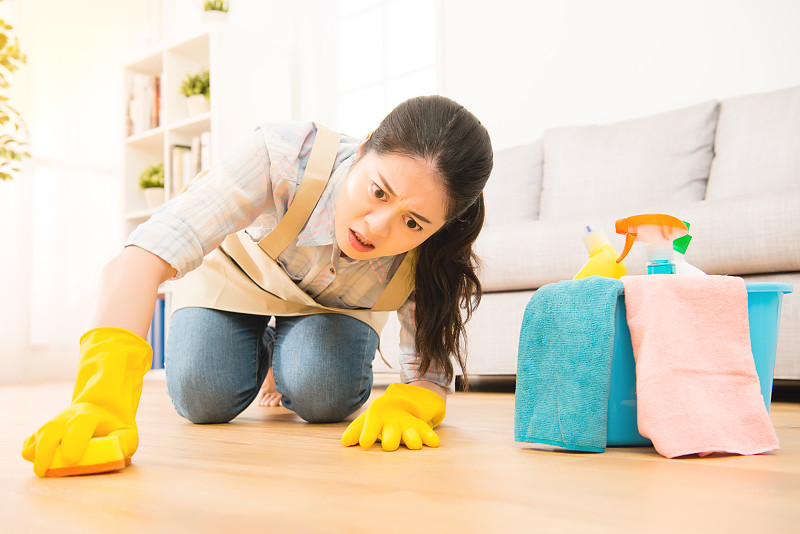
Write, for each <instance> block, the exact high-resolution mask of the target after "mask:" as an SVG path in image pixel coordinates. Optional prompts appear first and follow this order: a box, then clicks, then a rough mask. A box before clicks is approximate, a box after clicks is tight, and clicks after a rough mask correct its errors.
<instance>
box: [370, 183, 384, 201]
mask: <svg viewBox="0 0 800 534" xmlns="http://www.w3.org/2000/svg"><path fill="white" fill-rule="evenodd" d="M372 194H373V196H375V198H377V199H380V200H383V199H384V198H386V192H385V191H384V190H383V189H381V188H380V187H378V186H377V185H375V183H374V182H373V183H372Z"/></svg>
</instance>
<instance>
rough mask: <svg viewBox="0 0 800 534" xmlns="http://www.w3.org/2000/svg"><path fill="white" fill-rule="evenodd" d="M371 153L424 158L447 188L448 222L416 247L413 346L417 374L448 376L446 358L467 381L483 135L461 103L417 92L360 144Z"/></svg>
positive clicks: (485, 149)
mask: <svg viewBox="0 0 800 534" xmlns="http://www.w3.org/2000/svg"><path fill="white" fill-rule="evenodd" d="M370 151H374V152H375V153H376V154H378V155H381V154H398V155H403V156H410V157H414V158H419V159H423V160H425V161H428V162H430V163H431V164H432V165H433V168H434V169H436V171H437V175H438V176H439V178H440V179H441V183H442V185H443V187H444V189H445V191H446V194H447V198H448V206H447V217H446V220H447V222H446V223H445V225H444V226H443V227H442V228H441V229H440V230H439V231H438V232H436V233H435V234H434V235H432V236H431V237H429V238H428V239H427V240H425V242H423V243H422V244H421V245H420V246H419V247H417V253H418V254H417V266H416V272H415V276H414V282H415V290H414V299H415V302H416V309H415V312H414V320H415V324H416V348H417V353H418V354H419V356H420V368H419V371H420V373H421V374H423V375H424V374H425V372H426V371H427V370H428V369H429V368H433V369H435V370H437V371H440V372H444V373H445V375H446V378H447V380H448V381H450V380H452V378H453V374H454V373H453V363H452V362H451V360H450V357H451V355H452V356H453V358H454V359H455V360H456V362H458V365H459V367H461V371H462V374H463V378H464V385H465V386H466V385H467V370H466V354H464V350H463V348H464V347H463V345H464V342H465V340H466V332H465V329H464V324H465V323H466V322H467V321H468V320H469V319H470V317H471V316H472V312H473V310H474V309H475V308H476V307H477V306H478V304H479V303H480V300H481V283H480V280H479V279H478V276H477V274H476V273H475V269H476V267H477V264H478V259H477V257H476V256H475V254H474V252H473V250H472V244H473V243H474V242H475V239H476V238H477V237H478V234H479V233H480V231H481V228H482V227H483V220H484V216H485V209H484V203H483V186H484V185H485V184H486V180H487V179H488V178H489V174H490V173H491V172H492V162H493V155H492V143H491V140H490V139H489V132H488V131H487V130H486V128H485V127H484V126H483V125H482V124H481V122H480V121H479V120H478V119H477V118H476V117H475V116H474V115H473V114H472V113H470V112H469V111H468V110H467V109H466V108H465V107H464V106H462V105H461V104H458V103H457V102H454V101H453V100H450V99H449V98H445V97H443V96H423V97H417V98H412V99H410V100H406V101H405V102H403V103H402V104H400V105H399V106H397V107H396V108H395V109H394V110H393V111H392V112H391V113H389V115H387V116H386V118H385V119H383V121H382V122H381V124H380V126H378V128H377V129H376V130H375V131H374V132H373V133H372V135H371V136H370V137H369V139H368V140H367V141H366V143H365V145H364V151H363V152H364V153H368V152H370ZM462 310H464V313H463V314H462Z"/></svg>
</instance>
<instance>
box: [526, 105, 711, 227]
mask: <svg viewBox="0 0 800 534" xmlns="http://www.w3.org/2000/svg"><path fill="white" fill-rule="evenodd" d="M718 109H719V104H718V103H717V102H714V101H710V102H705V103H702V104H698V105H695V106H692V107H689V108H685V109H679V110H675V111H671V112H668V113H662V114H659V115H654V116H652V117H647V118H643V119H635V120H630V121H626V122H620V123H617V124H611V125H605V126H573V127H565V128H555V129H551V130H547V131H546V132H545V134H544V141H543V147H544V172H543V178H542V203H541V207H540V214H539V218H540V219H555V218H560V217H570V216H576V215H581V214H585V213H598V211H602V212H606V213H612V212H613V213H616V214H618V215H619V217H624V216H626V215H633V214H635V213H640V212H641V211H642V205H644V204H647V205H650V204H653V203H654V202H659V203H664V202H666V203H670V204H674V203H679V202H690V201H696V200H703V198H704V197H705V189H706V181H707V180H708V173H709V170H710V167H711V159H712V157H713V154H714V150H713V149H714V130H715V126H716V122H717V112H718Z"/></svg>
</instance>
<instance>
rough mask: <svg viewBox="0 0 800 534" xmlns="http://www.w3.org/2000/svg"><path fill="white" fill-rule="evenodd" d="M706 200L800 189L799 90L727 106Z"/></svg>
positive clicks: (734, 101)
mask: <svg viewBox="0 0 800 534" xmlns="http://www.w3.org/2000/svg"><path fill="white" fill-rule="evenodd" d="M715 152H716V156H715V157H714V161H713V163H712V164H711V174H710V176H709V178H708V188H707V190H706V197H705V198H706V199H708V200H726V199H734V198H744V197H753V196H762V195H765V194H771V195H774V194H775V193H777V192H780V191H790V190H798V189H800V87H793V88H791V89H783V90H781V91H773V92H770V93H760V94H753V95H747V96H741V97H737V98H730V99H727V100H723V101H722V102H721V104H720V113H719V122H718V124H717V134H716V140H715Z"/></svg>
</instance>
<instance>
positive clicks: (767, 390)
mask: <svg viewBox="0 0 800 534" xmlns="http://www.w3.org/2000/svg"><path fill="white" fill-rule="evenodd" d="M746 286H747V314H748V320H749V323H750V347H751V349H752V351H753V358H754V360H755V364H756V373H758V380H759V382H760V384H761V395H762V396H763V397H764V405H765V406H766V407H767V411H769V405H770V402H771V400H772V377H773V374H774V372H775V352H776V348H777V344H778V324H779V321H780V317H781V302H782V300H783V295H784V294H785V293H791V292H792V286H790V285H789V284H777V283H750V284H746ZM614 319H615V325H614V326H615V328H614V331H615V335H614V355H613V357H612V360H611V390H610V392H609V395H608V431H607V434H606V438H607V443H608V445H609V446H612V447H613V446H616V447H630V446H636V445H651V441H650V440H649V439H647V438H646V437H644V436H642V435H641V434H639V427H638V426H637V424H636V371H635V361H634V359H633V348H632V346H631V332H630V330H628V322H627V320H626V319H625V298H624V295H620V297H619V301H618V302H617V313H616V316H615V318H614Z"/></svg>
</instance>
